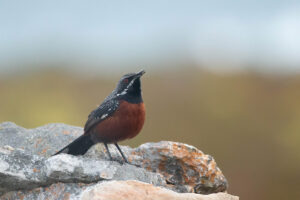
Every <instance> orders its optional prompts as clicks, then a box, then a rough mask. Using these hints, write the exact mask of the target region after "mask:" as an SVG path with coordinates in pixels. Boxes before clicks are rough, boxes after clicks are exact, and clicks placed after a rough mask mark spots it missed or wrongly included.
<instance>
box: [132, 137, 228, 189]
mask: <svg viewBox="0 0 300 200" xmlns="http://www.w3.org/2000/svg"><path fill="white" fill-rule="evenodd" d="M149 144H150V143H149ZM131 155H135V157H136V158H140V160H137V159H133V161H134V162H135V163H136V164H139V165H141V166H142V167H143V168H145V169H147V170H149V171H153V172H158V173H160V174H162V175H163V176H164V177H165V178H166V180H167V182H168V183H169V184H174V185H184V186H187V187H192V188H198V189H197V191H195V192H198V193H207V191H209V192H211V191H218V192H219V191H225V190H226V189H227V181H226V179H225V177H224V175H223V174H222V172H221V170H220V169H219V168H218V167H217V165H216V162H215V161H214V159H213V158H212V157H211V156H210V155H206V154H204V153H203V152H202V151H200V150H198V149H197V148H195V147H193V146H190V145H186V144H182V143H177V142H167V141H166V142H164V141H163V142H159V143H151V148H148V147H147V144H144V145H141V146H140V147H138V148H136V149H135V150H134V151H132V152H131ZM199 188H200V189H199ZM195 190H196V189H195Z"/></svg>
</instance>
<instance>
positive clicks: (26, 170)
mask: <svg viewBox="0 0 300 200" xmlns="http://www.w3.org/2000/svg"><path fill="white" fill-rule="evenodd" d="M101 180H140V181H143V182H146V183H151V184H154V185H165V181H164V179H163V178H162V176H161V175H160V174H158V173H152V172H148V171H146V170H145V169H143V168H138V167H136V166H133V165H129V164H124V165H121V164H119V163H117V162H111V161H105V160H95V159H91V158H85V157H82V156H79V157H75V156H72V155H67V154H60V155H57V156H53V157H50V158H48V159H46V158H43V157H40V156H36V155H30V154H26V153H25V152H24V151H21V150H7V149H0V192H2V193H4V192H8V191H12V190H23V189H27V190H28V189H33V188H36V187H40V186H49V185H51V184H52V183H57V182H63V183H95V182H98V181H101Z"/></svg>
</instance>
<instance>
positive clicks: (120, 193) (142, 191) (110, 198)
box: [81, 181, 239, 200]
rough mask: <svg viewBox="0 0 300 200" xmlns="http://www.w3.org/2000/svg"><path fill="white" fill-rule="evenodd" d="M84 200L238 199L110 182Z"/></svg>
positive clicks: (85, 194)
mask: <svg viewBox="0 0 300 200" xmlns="http://www.w3.org/2000/svg"><path fill="white" fill-rule="evenodd" d="M81 199H82V200H96V199H101V200H139V199H141V200H142V199H143V200H170V199H172V200H238V199H239V198H238V197H235V196H232V195H229V194H226V193H217V194H210V195H201V194H192V193H176V192H173V191H171V190H167V189H164V188H160V187H155V186H153V185H150V184H146V183H142V182H139V181H109V182H104V183H99V184H97V185H95V186H92V187H90V188H88V189H86V190H85V191H84V192H83V193H82V196H81Z"/></svg>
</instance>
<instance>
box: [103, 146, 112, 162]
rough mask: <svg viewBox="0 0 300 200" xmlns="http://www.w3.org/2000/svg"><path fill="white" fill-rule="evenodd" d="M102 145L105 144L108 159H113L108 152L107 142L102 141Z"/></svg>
mask: <svg viewBox="0 0 300 200" xmlns="http://www.w3.org/2000/svg"><path fill="white" fill-rule="evenodd" d="M104 146H105V148H106V151H107V154H108V156H109V159H110V160H113V159H112V157H111V154H110V152H109V149H108V146H107V143H105V142H104Z"/></svg>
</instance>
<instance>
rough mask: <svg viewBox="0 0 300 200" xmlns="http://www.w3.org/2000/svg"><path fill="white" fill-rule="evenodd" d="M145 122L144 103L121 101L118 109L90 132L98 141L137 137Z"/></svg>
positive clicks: (114, 140)
mask: <svg viewBox="0 0 300 200" xmlns="http://www.w3.org/2000/svg"><path fill="white" fill-rule="evenodd" d="M144 122H145V105H144V103H139V104H131V103H128V102H126V101H121V102H120V106H119V108H118V110H116V111H115V112H114V114H113V115H112V116H110V117H108V118H107V119H105V120H104V121H102V122H101V123H99V124H98V125H96V126H95V127H94V128H93V130H92V131H91V133H90V134H91V135H92V139H93V140H94V141H96V142H107V143H113V142H118V141H122V140H125V139H129V138H133V137H135V136H136V135H137V134H138V133H139V132H140V131H141V130H142V128H143V125H144Z"/></svg>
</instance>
